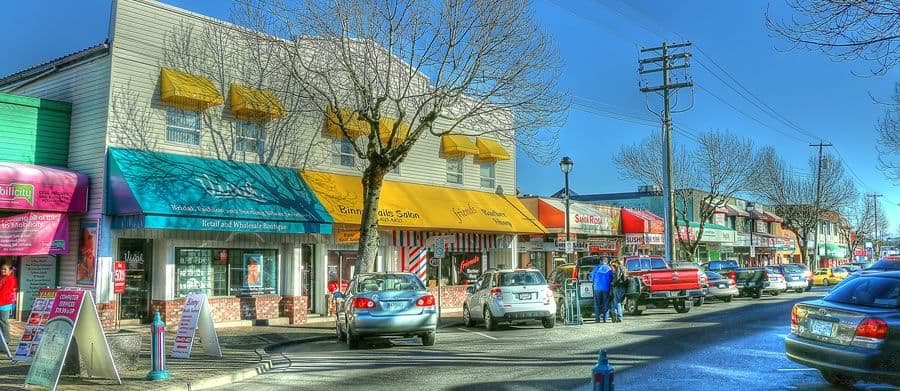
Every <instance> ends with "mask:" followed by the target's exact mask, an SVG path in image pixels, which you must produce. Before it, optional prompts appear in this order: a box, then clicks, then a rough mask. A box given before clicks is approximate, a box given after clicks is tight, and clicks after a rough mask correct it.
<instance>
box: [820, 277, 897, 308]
mask: <svg viewBox="0 0 900 391" xmlns="http://www.w3.org/2000/svg"><path fill="white" fill-rule="evenodd" d="M825 301H828V302H832V303H841V304H849V305H857V306H865V307H874V308H888V309H900V284H898V282H897V279H895V278H890V277H884V278H882V277H876V276H875V275H870V276H866V277H859V278H856V279H853V280H850V281H849V282H847V283H846V284H841V285H839V286H838V287H837V288H834V290H832V291H831V293H830V294H829V295H828V296H826V297H825Z"/></svg>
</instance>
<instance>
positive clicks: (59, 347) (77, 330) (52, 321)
mask: <svg viewBox="0 0 900 391" xmlns="http://www.w3.org/2000/svg"><path fill="white" fill-rule="evenodd" d="M73 338H74V339H75V342H76V343H77V345H78V354H79V355H80V356H81V359H82V360H84V361H86V362H90V363H91V365H90V366H89V367H88V368H87V373H88V376H90V377H99V378H106V379H113V380H115V381H116V382H117V383H119V384H122V379H121V378H119V372H118V371H117V370H116V363H115V362H114V361H113V357H112V353H111V352H110V350H109V344H108V343H107V341H106V335H105V334H104V333H103V326H102V325H101V323H100V317H99V316H98V315H97V307H96V305H95V304H94V297H93V296H92V295H91V293H90V292H88V291H84V290H81V289H74V288H65V289H60V290H58V291H57V292H56V296H55V297H54V298H53V305H52V306H51V308H50V315H49V320H48V321H47V326H46V329H45V330H44V334H43V336H42V337H41V341H40V343H39V344H38V348H37V351H36V352H35V353H34V358H33V359H32V361H31V368H29V369H28V375H26V376H25V388H29V387H30V386H37V387H42V388H45V389H49V390H56V385H57V383H59V375H60V374H61V373H62V369H63V364H64V363H65V362H66V354H67V353H68V352H69V345H71V344H72V339H73Z"/></svg>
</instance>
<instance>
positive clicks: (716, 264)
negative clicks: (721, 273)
mask: <svg viewBox="0 0 900 391" xmlns="http://www.w3.org/2000/svg"><path fill="white" fill-rule="evenodd" d="M737 268H738V263H737V261H712V262H710V263H709V270H722V269H737Z"/></svg>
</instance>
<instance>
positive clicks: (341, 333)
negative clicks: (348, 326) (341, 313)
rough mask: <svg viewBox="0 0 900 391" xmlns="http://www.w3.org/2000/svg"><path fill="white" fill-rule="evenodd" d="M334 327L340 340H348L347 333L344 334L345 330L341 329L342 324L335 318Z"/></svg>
mask: <svg viewBox="0 0 900 391" xmlns="http://www.w3.org/2000/svg"><path fill="white" fill-rule="evenodd" d="M334 329H335V331H336V332H337V340H338V342H341V341H345V340H347V334H344V330H341V324H340V322H338V320H337V319H335V320H334Z"/></svg>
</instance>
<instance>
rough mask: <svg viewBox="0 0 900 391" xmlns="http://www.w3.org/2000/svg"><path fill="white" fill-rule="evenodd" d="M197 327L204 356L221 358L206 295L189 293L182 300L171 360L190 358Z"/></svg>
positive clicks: (217, 337)
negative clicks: (182, 304) (182, 305)
mask: <svg viewBox="0 0 900 391" xmlns="http://www.w3.org/2000/svg"><path fill="white" fill-rule="evenodd" d="M198 327H199V329H200V338H201V339H202V340H203V350H204V352H205V353H206V355H208V356H213V357H222V349H221V348H220V347H219V336H218V334H216V328H215V326H214V325H213V319H212V311H211V310H210V308H209V301H207V299H206V294H203V293H191V294H189V295H188V296H187V297H185V298H184V307H182V312H181V320H180V321H179V322H178V332H177V333H175V344H174V345H172V357H173V358H185V359H187V358H191V348H192V347H193V346H194V335H195V334H196V332H197V328H198Z"/></svg>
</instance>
